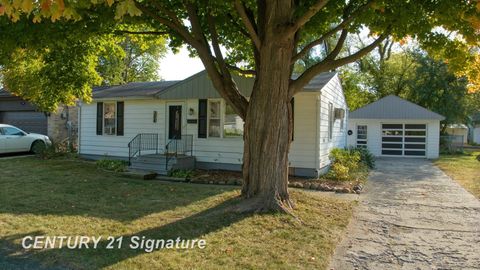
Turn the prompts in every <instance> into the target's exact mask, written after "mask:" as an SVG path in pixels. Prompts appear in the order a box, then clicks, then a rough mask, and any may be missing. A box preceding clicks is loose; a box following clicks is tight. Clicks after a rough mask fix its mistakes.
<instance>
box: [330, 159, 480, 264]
mask: <svg viewBox="0 0 480 270" xmlns="http://www.w3.org/2000/svg"><path fill="white" fill-rule="evenodd" d="M330 269H338V270H344V269H345V270H346V269H369V270H373V269H382V270H383V269H480V201H479V200H478V199H476V198H475V197H474V196H473V195H472V194H470V193H468V192H467V191H465V190H464V189H463V188H462V187H460V185H458V184H457V183H456V182H454V181H453V180H452V179H450V178H449V177H448V176H447V175H445V174H444V173H443V172H442V171H441V170H440V169H438V168H437V167H436V166H434V165H433V164H432V163H431V162H429V161H427V160H424V159H399V158H391V159H386V158H385V159H379V160H377V169H376V170H374V171H373V172H372V174H371V176H370V180H369V183H368V184H367V187H366V192H365V194H364V195H362V196H361V200H360V204H359V206H358V207H357V208H356V212H355V215H354V219H353V221H352V222H351V224H350V225H349V228H348V230H347V234H346V235H345V237H344V239H343V241H342V243H341V244H340V245H339V246H338V247H337V250H336V252H335V255H334V257H333V259H332V262H331V266H330Z"/></svg>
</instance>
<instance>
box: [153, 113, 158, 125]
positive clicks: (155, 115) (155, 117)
mask: <svg viewBox="0 0 480 270" xmlns="http://www.w3.org/2000/svg"><path fill="white" fill-rule="evenodd" d="M157 115H158V113H157V111H153V123H157Z"/></svg>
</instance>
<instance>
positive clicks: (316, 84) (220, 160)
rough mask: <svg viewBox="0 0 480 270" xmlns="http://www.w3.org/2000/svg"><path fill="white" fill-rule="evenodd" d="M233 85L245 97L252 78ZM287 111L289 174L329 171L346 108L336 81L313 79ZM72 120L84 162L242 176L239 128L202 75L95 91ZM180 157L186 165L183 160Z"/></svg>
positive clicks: (326, 76)
mask: <svg viewBox="0 0 480 270" xmlns="http://www.w3.org/2000/svg"><path fill="white" fill-rule="evenodd" d="M235 82H236V84H237V86H238V88H239V90H240V91H241V92H242V94H244V95H245V96H247V97H248V96H250V93H251V91H252V87H253V78H246V77H239V76H236V77H235ZM293 104H294V135H293V142H292V145H291V148H290V155H289V161H290V167H291V170H290V171H291V173H292V174H294V175H298V176H308V177H316V176H318V175H319V174H322V173H325V172H326V171H327V170H328V166H329V164H330V161H329V158H328V155H329V153H330V150H331V149H332V148H336V147H340V148H341V147H345V142H346V141H345V132H346V117H345V116H346V113H345V112H346V111H347V105H346V103H345V98H344V95H343V91H342V87H341V83H340V79H339V77H338V74H337V73H323V74H320V75H318V76H317V77H315V78H314V79H313V80H312V81H311V82H310V83H309V84H308V85H307V86H306V87H305V88H304V89H303V91H301V92H300V93H298V94H297V95H295V97H294V101H293ZM79 115H80V120H79V123H80V126H79V142H80V144H79V153H80V154H81V156H83V157H86V158H91V159H99V158H103V157H106V156H107V157H110V158H119V159H128V158H131V161H132V167H133V168H137V169H144V170H150V171H156V172H159V173H166V172H167V169H171V168H185V167H188V166H192V164H193V163H192V162H191V159H193V158H194V159H195V167H196V168H201V169H224V170H240V169H241V164H242V156H243V139H242V135H243V121H242V119H241V118H240V117H238V115H236V114H235V113H234V111H233V110H232V108H230V106H229V105H227V104H226V102H225V101H224V100H223V99H222V98H221V97H220V95H219V94H218V92H217V91H216V90H215V89H214V87H213V85H212V83H211V81H210V79H209V78H208V75H207V73H206V72H205V71H202V72H200V73H198V74H195V75H193V76H191V77H189V78H187V79H185V80H183V81H164V82H145V83H129V84H126V85H120V86H112V87H99V88H95V89H94V90H93V102H92V103H91V104H82V105H81V109H80V114H79ZM285 132H287V131H286V130H285ZM167 148H168V149H167ZM166 152H168V153H170V154H174V153H177V154H180V155H179V156H178V157H177V158H172V155H168V156H165V155H164V153H166ZM157 153H158V154H157ZM184 154H185V155H186V156H190V155H191V156H192V157H193V158H189V159H188V160H187V161H185V160H186V158H185V156H184ZM171 159H173V160H171ZM184 161H185V162H184ZM185 164H188V166H184V165H185Z"/></svg>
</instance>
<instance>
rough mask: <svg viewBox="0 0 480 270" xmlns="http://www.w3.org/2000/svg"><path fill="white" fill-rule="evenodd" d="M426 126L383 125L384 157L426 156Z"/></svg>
mask: <svg viewBox="0 0 480 270" xmlns="http://www.w3.org/2000/svg"><path fill="white" fill-rule="evenodd" d="M426 136H427V126H426V125H425V124H382V155H389V156H420V157H424V156H425V155H426Z"/></svg>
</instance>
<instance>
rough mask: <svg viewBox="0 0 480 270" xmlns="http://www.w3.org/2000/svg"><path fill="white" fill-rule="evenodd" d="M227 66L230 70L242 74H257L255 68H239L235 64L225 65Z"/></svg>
mask: <svg viewBox="0 0 480 270" xmlns="http://www.w3.org/2000/svg"><path fill="white" fill-rule="evenodd" d="M227 67H228V68H229V69H230V70H234V71H236V72H238V73H241V74H243V75H254V76H255V75H257V72H256V71H255V70H252V69H242V68H239V67H237V66H234V65H227Z"/></svg>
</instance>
